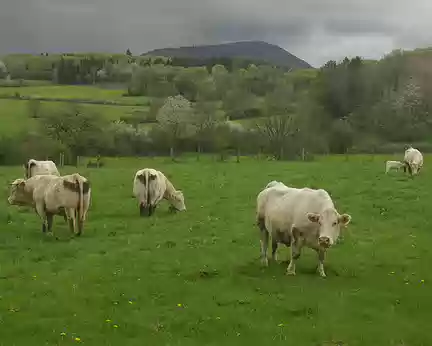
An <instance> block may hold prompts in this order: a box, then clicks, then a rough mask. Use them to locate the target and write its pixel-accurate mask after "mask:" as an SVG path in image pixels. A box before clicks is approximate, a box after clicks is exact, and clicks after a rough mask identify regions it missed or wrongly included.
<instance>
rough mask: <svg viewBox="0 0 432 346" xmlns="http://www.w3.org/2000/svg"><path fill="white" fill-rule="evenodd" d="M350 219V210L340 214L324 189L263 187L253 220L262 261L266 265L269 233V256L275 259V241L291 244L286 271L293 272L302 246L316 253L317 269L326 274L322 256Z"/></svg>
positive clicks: (321, 274)
mask: <svg viewBox="0 0 432 346" xmlns="http://www.w3.org/2000/svg"><path fill="white" fill-rule="evenodd" d="M350 221H351V216H350V215H349V214H342V215H340V214H339V213H338V211H337V210H336V209H335V206H334V204H333V201H332V199H331V197H330V195H329V194H328V192H327V191H325V190H323V189H310V188H307V187H305V188H302V189H298V188H293V187H288V186H285V185H284V184H282V183H279V184H276V185H274V186H272V187H269V188H266V189H264V190H262V191H261V192H260V193H259V194H258V196H257V209H256V223H257V225H258V228H259V230H260V244H261V263H262V264H263V265H264V266H267V265H268V259H267V248H268V241H269V235H271V241H272V260H276V250H277V248H278V244H279V243H282V244H285V245H286V246H288V247H291V261H290V263H289V265H288V268H287V272H286V273H287V274H288V275H295V273H296V272H295V269H296V268H295V264H296V261H297V260H298V259H299V258H300V254H301V249H302V248H303V246H307V247H309V248H312V249H314V250H315V251H316V252H317V253H318V259H319V264H318V273H319V275H320V276H321V277H325V276H326V274H325V271H324V258H325V253H326V251H327V249H329V248H330V247H331V246H332V245H333V244H335V243H336V241H337V239H338V237H339V233H340V227H341V226H344V227H345V226H347V225H348V224H349V223H350Z"/></svg>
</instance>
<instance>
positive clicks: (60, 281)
mask: <svg viewBox="0 0 432 346" xmlns="http://www.w3.org/2000/svg"><path fill="white" fill-rule="evenodd" d="M399 158H400V157H396V156H331V157H321V158H318V160H317V161H314V162H309V163H301V162H268V161H256V160H252V159H244V160H242V162H241V163H240V164H237V163H234V162H227V163H218V162H214V161H213V160H212V159H211V158H209V157H206V158H202V160H201V162H199V163H197V162H196V161H195V160H194V158H190V159H183V160H182V161H181V162H180V163H171V162H170V161H169V160H168V159H165V158H158V159H148V158H140V159H123V158H119V159H107V160H106V164H107V166H106V168H102V169H87V168H84V167H82V168H80V169H79V172H80V173H81V174H83V175H85V176H87V177H89V179H90V180H91V181H92V184H93V203H92V206H91V210H90V212H89V215H88V222H87V223H86V225H85V230H84V234H83V236H82V237H81V238H80V239H70V235H69V232H68V230H67V227H66V224H65V223H64V221H63V220H62V218H60V217H58V218H56V219H55V221H54V223H55V224H54V227H55V230H57V231H58V234H59V237H60V240H58V241H55V240H53V239H47V238H46V237H44V236H43V234H42V233H41V230H40V222H39V221H38V218H37V216H36V215H35V214H33V213H32V212H25V211H23V210H19V209H18V208H14V207H10V206H7V205H6V204H5V200H6V195H7V184H6V183H7V182H10V181H11V180H13V179H15V178H16V177H19V176H21V175H22V168H21V167H8V168H6V167H3V168H2V170H1V171H0V184H2V186H4V196H3V198H2V199H1V202H0V225H1V229H2V234H1V236H0V263H1V266H0V292H1V293H0V321H1V344H4V345H12V344H15V345H29V344H30V343H34V344H41V345H42V344H47V345H54V344H56V345H57V344H61V345H72V344H77V341H76V338H79V339H78V340H79V341H80V342H81V343H83V344H87V345H105V344H111V345H118V344H125V345H126V344H127V345H142V344H143V343H145V344H147V343H148V344H155V345H161V344H170V345H220V344H223V343H228V344H235V345H251V344H253V345H258V344H264V343H267V342H272V343H275V342H276V344H284V345H287V344H294V343H295V344H296V345H299V346H302V345H305V346H306V345H307V346H310V345H320V346H321V345H326V346H330V345H350V346H352V345H368V346H369V345H380V346H381V345H383V346H384V345H410V346H413V345H429V344H431V343H432V337H431V336H430V334H429V333H427V330H428V328H429V315H430V311H431V309H432V301H431V299H430V297H431V293H430V292H431V288H430V285H431V284H432V273H431V271H430V267H429V266H430V263H432V253H431V252H430V244H431V243H432V234H431V232H430V229H431V226H432V221H431V220H430V219H429V217H428V216H429V210H430V197H429V195H430V193H429V191H431V190H432V183H431V181H432V171H431V170H430V169H428V164H427V162H428V160H431V159H432V156H426V157H425V163H426V166H425V167H424V170H423V171H422V172H421V175H419V176H418V177H416V178H415V179H410V178H408V177H407V176H404V175H403V173H399V174H398V173H396V172H393V173H391V174H390V175H389V176H386V175H385V174H384V169H385V167H384V161H385V160H387V159H399ZM146 166H147V167H154V168H156V169H160V170H162V171H163V172H165V173H166V174H167V175H168V177H170V178H171V180H172V182H173V183H174V185H175V186H176V187H177V188H178V189H181V190H183V191H184V194H185V198H186V205H187V209H188V210H187V211H186V212H185V213H178V214H175V215H172V214H169V213H168V211H167V209H168V207H167V204H166V202H163V203H162V205H160V206H159V207H158V209H157V210H156V213H155V215H154V217H153V218H151V219H149V218H140V217H139V216H138V207H137V205H136V201H135V200H134V199H133V198H131V191H132V179H133V175H134V173H135V171H136V170H137V169H140V168H143V167H146ZM73 171H76V168H74V167H65V168H64V169H63V170H62V173H69V172H73ZM197 172H199V177H197V174H198V173H197ZM273 179H275V180H281V181H283V182H285V183H286V184H289V185H292V186H297V187H303V186H312V187H321V188H325V189H327V190H328V191H329V192H330V193H331V195H332V196H333V199H334V201H335V204H336V207H337V208H338V210H339V212H341V213H342V212H347V213H350V214H351V216H352V224H350V225H349V226H348V229H346V230H345V232H344V236H343V239H342V240H341V241H340V243H339V244H337V245H336V246H335V247H334V248H332V249H330V251H329V254H328V257H327V264H326V271H327V275H328V277H327V279H321V278H320V277H319V276H318V275H317V274H316V273H315V268H316V264H317V262H316V260H317V259H316V254H315V253H314V252H313V251H312V250H309V249H306V250H305V251H304V253H303V254H302V257H301V258H300V260H299V262H298V267H297V276H296V277H288V276H286V275H284V274H285V270H286V265H287V263H272V264H271V266H270V267H269V268H267V269H262V268H261V267H260V264H259V236H258V230H257V227H256V226H255V225H254V223H255V220H254V213H255V199H256V195H257V193H258V192H259V191H260V190H261V189H262V188H263V187H264V186H265V185H266V184H267V183H268V182H269V181H270V180H273ZM1 203H3V205H2V204H1ZM288 254H289V251H288V250H287V249H286V248H285V247H281V248H280V250H279V258H280V260H281V261H284V260H286V258H287V256H288Z"/></svg>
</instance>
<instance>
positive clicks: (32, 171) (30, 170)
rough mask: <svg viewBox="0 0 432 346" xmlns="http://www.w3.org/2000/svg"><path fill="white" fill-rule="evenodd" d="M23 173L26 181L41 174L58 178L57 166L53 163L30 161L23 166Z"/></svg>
mask: <svg viewBox="0 0 432 346" xmlns="http://www.w3.org/2000/svg"><path fill="white" fill-rule="evenodd" d="M24 172H25V173H24V175H25V178H26V179H28V178H31V177H33V176H35V175H41V174H51V175H56V176H58V177H59V176H60V173H59V171H58V169H57V166H56V164H55V163H54V162H53V161H38V160H34V159H30V160H28V161H27V163H25V164H24Z"/></svg>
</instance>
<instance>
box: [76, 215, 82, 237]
mask: <svg viewBox="0 0 432 346" xmlns="http://www.w3.org/2000/svg"><path fill="white" fill-rule="evenodd" d="M76 222H77V224H78V232H77V236H80V235H81V233H82V230H83V228H84V220H79V219H78V218H77V221H76Z"/></svg>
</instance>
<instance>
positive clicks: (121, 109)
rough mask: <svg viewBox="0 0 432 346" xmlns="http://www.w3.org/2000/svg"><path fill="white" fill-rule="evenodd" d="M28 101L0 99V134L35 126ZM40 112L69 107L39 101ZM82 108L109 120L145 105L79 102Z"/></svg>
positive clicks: (127, 114) (142, 109)
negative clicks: (40, 105)
mask: <svg viewBox="0 0 432 346" xmlns="http://www.w3.org/2000/svg"><path fill="white" fill-rule="evenodd" d="M28 102H29V101H23V100H5V99H0V119H1V126H0V135H1V134H6V135H11V134H12V135H13V134H16V133H18V132H21V131H26V130H31V129H33V128H35V127H36V126H37V119H32V118H30V116H29V109H28ZM41 104H42V108H41V111H40V112H41V113H43V112H48V111H55V110H58V109H59V108H62V107H63V108H67V107H70V106H71V104H70V103H66V102H43V101H42V102H41ZM79 106H80V107H81V108H82V109H84V110H89V111H91V112H97V113H100V114H101V115H103V116H104V117H105V118H107V119H109V120H118V119H120V118H122V117H128V116H131V115H132V114H133V113H134V112H136V111H142V112H145V111H147V110H148V107H146V106H112V105H94V104H79Z"/></svg>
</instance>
